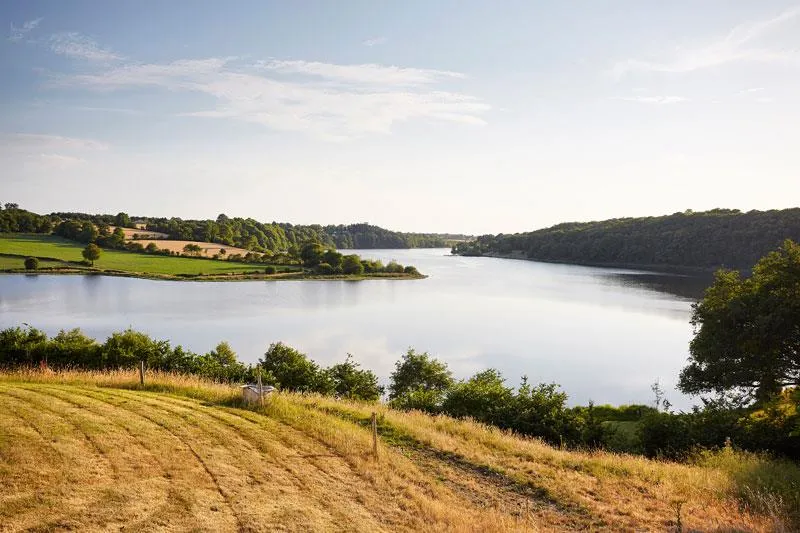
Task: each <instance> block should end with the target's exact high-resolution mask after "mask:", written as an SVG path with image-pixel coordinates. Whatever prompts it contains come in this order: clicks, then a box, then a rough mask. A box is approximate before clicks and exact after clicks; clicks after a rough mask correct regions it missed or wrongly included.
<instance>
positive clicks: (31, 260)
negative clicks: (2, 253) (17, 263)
mask: <svg viewBox="0 0 800 533" xmlns="http://www.w3.org/2000/svg"><path fill="white" fill-rule="evenodd" d="M37 268H39V260H38V259H37V258H35V257H26V258H25V269H26V270H36V269H37Z"/></svg>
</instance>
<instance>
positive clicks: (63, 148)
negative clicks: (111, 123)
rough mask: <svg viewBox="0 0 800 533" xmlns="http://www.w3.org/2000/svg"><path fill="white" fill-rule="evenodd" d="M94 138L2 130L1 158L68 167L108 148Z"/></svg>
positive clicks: (34, 165) (8, 161) (32, 165)
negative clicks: (3, 131)
mask: <svg viewBox="0 0 800 533" xmlns="http://www.w3.org/2000/svg"><path fill="white" fill-rule="evenodd" d="M107 149H108V145H107V144H105V143H103V142H100V141H95V140H93V139H84V138H80V137H63V136H61V135H47V134H37V133H0V161H2V162H3V163H5V164H11V163H12V162H17V163H21V164H23V165H25V166H27V167H30V168H40V169H45V170H54V169H59V170H60V169H66V168H70V167H74V166H75V165H79V164H83V163H86V162H87V160H86V156H88V155H90V154H93V153H96V152H98V151H102V150H107Z"/></svg>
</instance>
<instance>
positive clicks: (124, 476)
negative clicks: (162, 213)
mask: <svg viewBox="0 0 800 533" xmlns="http://www.w3.org/2000/svg"><path fill="white" fill-rule="evenodd" d="M0 391H1V392H2V394H0V530H9V531H17V530H22V529H28V528H35V529H59V528H72V529H111V528H114V529H116V528H119V527H121V526H123V525H125V526H126V529H127V528H132V529H134V530H138V529H177V530H189V529H199V530H234V529H242V530H261V529H279V530H298V531H299V530H303V531H306V530H317V531H332V530H336V531H347V530H353V531H355V530H358V531H397V530H427V531H431V530H437V531H513V530H526V531H539V530H541V531H553V530H575V529H586V530H617V531H634V530H637V531H639V530H647V531H664V530H670V529H672V530H674V529H675V526H676V517H677V513H676V508H677V507H676V506H677V505H678V504H679V502H683V503H682V508H681V522H682V525H683V527H684V528H685V530H693V529H694V530H702V531H733V530H739V531H776V530H781V529H787V530H788V529H789V528H788V527H786V528H784V525H783V521H784V520H785V519H786V510H785V509H786V508H785V506H784V505H783V504H784V503H785V502H781V505H778V504H773V505H769V506H761V507H758V506H756V505H752V503H753V502H754V501H756V499H754V498H752V497H751V498H750V499H749V500H748V499H747V498H745V497H743V496H744V494H743V492H742V491H743V489H742V487H744V486H746V485H743V484H742V479H741V476H739V477H737V475H738V474H737V472H738V473H741V469H737V468H734V466H735V464H736V463H738V461H736V460H735V458H733V459H732V458H731V457H722V458H721V459H720V458H717V457H716V456H708V457H706V458H704V459H703V461H704V462H703V463H702V464H696V465H679V464H674V463H665V462H656V461H649V460H646V459H643V458H638V457H629V456H623V455H614V454H608V453H587V452H575V451H561V450H557V449H553V448H552V447H549V446H547V445H545V444H542V443H541V442H539V441H536V440H530V439H521V438H518V437H515V436H513V435H509V434H507V433H504V432H501V431H498V430H496V429H492V428H488V427H485V426H482V425H480V424H475V423H472V422H465V421H455V420H452V419H449V418H446V417H430V416H427V415H423V414H420V413H403V412H396V411H392V410H389V409H387V408H385V407H383V406H377V405H361V404H355V403H348V402H342V401H336V400H332V399H329V398H320V397H314V396H300V395H291V394H278V395H273V396H272V397H271V398H270V399H269V401H268V402H267V404H266V405H265V406H264V408H263V409H259V410H255V411H253V410H247V409H243V408H241V406H240V405H239V390H238V388H236V387H231V386H228V385H221V384H213V383H209V382H205V381H203V380H200V379H197V378H194V377H191V376H175V375H166V374H151V375H149V376H148V383H147V385H146V387H145V390H141V388H140V387H139V385H138V378H137V375H136V374H135V373H133V372H127V371H126V372H97V373H90V372H67V373H57V374H55V373H48V374H43V373H40V372H36V371H19V372H14V373H5V374H0ZM373 410H375V411H377V412H378V413H379V416H380V432H381V442H380V446H379V458H378V459H377V460H376V459H374V458H372V457H371V456H370V455H369V453H368V452H369V451H370V450H371V436H370V432H369V430H368V428H367V427H366V424H365V422H366V421H367V420H368V418H369V415H370V413H371V411H373ZM731 453H732V452H731ZM748 460H749V461H750V465H751V467H752V468H751V470H754V469H758V468H760V467H764V465H770V464H772V463H770V462H769V461H767V460H766V459H764V458H757V457H749V459H748ZM715 461H716V462H715ZM759 465H760V467H759ZM782 468H784V469H785V468H786V465H783V466H782ZM793 468H794V469H795V471H796V468H797V467H796V466H793ZM778 478H780V476H779V475H778V476H777V477H775V476H773V477H770V478H769V479H772V480H774V479H778ZM750 486H752V487H755V488H753V489H752V490H754V491H756V492H758V493H759V494H760V495H761V496H764V495H767V494H770V492H769V490H770V487H769V484H768V483H766V482H764V483H762V484H761V485H759V486H756V485H753V484H751V485H750ZM790 488H791V486H790ZM754 494H755V493H754ZM751 496H752V494H751ZM762 501H766V500H764V499H763V498H762ZM748 503H749V504H750V505H751V507H750V510H751V511H752V512H750V511H748V507H747V504H748Z"/></svg>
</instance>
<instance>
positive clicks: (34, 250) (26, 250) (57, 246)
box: [0, 234, 263, 274]
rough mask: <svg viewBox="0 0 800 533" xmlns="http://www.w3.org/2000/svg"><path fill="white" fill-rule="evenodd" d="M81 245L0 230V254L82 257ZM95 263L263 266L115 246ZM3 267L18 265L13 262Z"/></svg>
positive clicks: (186, 269) (157, 267) (155, 268)
mask: <svg viewBox="0 0 800 533" xmlns="http://www.w3.org/2000/svg"><path fill="white" fill-rule="evenodd" d="M83 248H84V246H83V245H81V244H78V243H75V242H73V241H69V240H66V239H62V238H60V237H56V236H53V235H31V234H0V254H14V255H19V256H35V257H47V258H53V259H60V260H62V261H82V260H83V256H81V250H83ZM95 266H97V267H100V268H104V269H109V270H125V271H129V272H145V273H152V274H200V273H203V274H220V273H225V272H246V271H253V270H263V266H261V265H248V264H244V263H233V262H230V263H229V262H227V261H215V260H212V259H194V258H187V257H167V256H160V255H146V254H137V253H131V252H123V251H117V250H103V253H102V255H101V256H100V259H99V260H98V261H95ZM6 268H19V266H16V267H14V266H12V267H6Z"/></svg>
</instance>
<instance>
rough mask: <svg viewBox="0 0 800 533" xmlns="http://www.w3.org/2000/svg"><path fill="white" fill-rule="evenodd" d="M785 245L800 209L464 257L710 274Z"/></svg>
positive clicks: (683, 216)
mask: <svg viewBox="0 0 800 533" xmlns="http://www.w3.org/2000/svg"><path fill="white" fill-rule="evenodd" d="M784 239H793V240H795V241H797V240H800V209H798V208H794V209H783V210H771V211H748V212H746V213H742V212H740V211H738V210H735V209H713V210H711V211H705V212H693V211H691V210H689V211H685V212H683V213H675V214H672V215H667V216H660V217H642V218H617V219H611V220H603V221H599V222H568V223H564V224H558V225H556V226H552V227H550V228H545V229H540V230H536V231H532V232H529V233H516V234H513V235H503V234H499V235H483V236H481V237H478V238H477V239H476V240H474V241H470V242H463V243H458V244H456V245H455V246H454V247H453V253H455V254H459V255H499V256H503V255H516V256H520V255H521V256H523V257H526V258H528V259H532V260H536V261H553V262H565V263H576V264H590V265H592V264H593V265H642V266H670V267H696V268H703V269H715V268H718V267H726V268H735V269H742V268H749V267H751V266H752V265H753V264H754V263H755V262H756V261H757V260H758V259H759V258H760V257H761V256H763V255H764V254H765V253H767V252H768V251H770V250H773V249H775V248H777V247H778V246H779V245H780V244H781V243H782V242H783V240H784Z"/></svg>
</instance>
